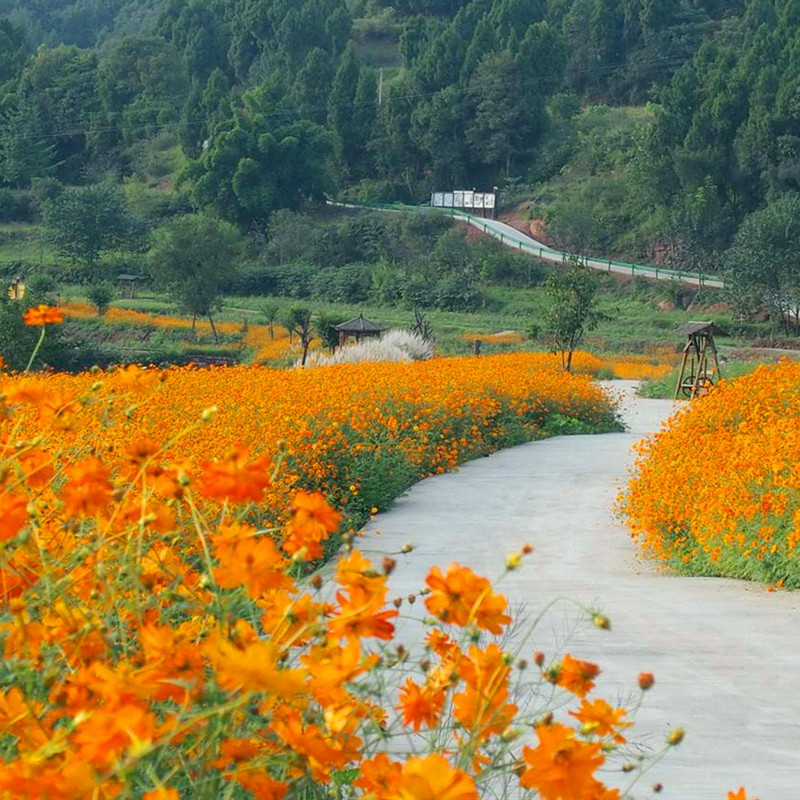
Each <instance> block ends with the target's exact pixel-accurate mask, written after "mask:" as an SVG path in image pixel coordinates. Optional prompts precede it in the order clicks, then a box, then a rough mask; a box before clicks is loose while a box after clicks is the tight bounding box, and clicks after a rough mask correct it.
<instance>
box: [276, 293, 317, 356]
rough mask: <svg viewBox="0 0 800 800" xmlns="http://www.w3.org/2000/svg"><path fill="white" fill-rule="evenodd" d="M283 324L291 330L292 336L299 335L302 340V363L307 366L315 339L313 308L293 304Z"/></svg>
mask: <svg viewBox="0 0 800 800" xmlns="http://www.w3.org/2000/svg"><path fill="white" fill-rule="evenodd" d="M283 325H284V327H285V328H286V330H287V331H289V336H290V337H291V336H297V338H298V339H299V340H300V346H301V347H302V348H303V356H302V358H301V360H300V364H301V366H305V365H306V361H307V360H308V349H309V347H311V342H312V341H313V340H314V315H313V313H312V312H311V309H310V308H307V307H306V306H292V307H291V308H289V309H288V310H287V311H286V313H285V315H284V317H283Z"/></svg>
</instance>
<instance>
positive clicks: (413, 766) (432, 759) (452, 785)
mask: <svg viewBox="0 0 800 800" xmlns="http://www.w3.org/2000/svg"><path fill="white" fill-rule="evenodd" d="M387 796H388V797H389V798H392V800H395V799H396V800H478V798H479V796H478V790H477V788H476V787H475V781H474V780H473V779H472V778H471V777H470V776H469V775H467V774H466V773H465V772H462V771H461V770H459V769H454V768H453V767H451V766H450V764H449V763H448V761H447V759H446V758H445V757H444V756H441V755H439V754H438V753H434V754H432V755H429V756H425V757H424V758H409V759H408V761H406V763H405V764H403V769H402V774H401V776H400V782H399V785H398V786H397V788H396V789H394V790H392V791H390V792H389V794H388V795H387Z"/></svg>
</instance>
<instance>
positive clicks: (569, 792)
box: [520, 723, 605, 800]
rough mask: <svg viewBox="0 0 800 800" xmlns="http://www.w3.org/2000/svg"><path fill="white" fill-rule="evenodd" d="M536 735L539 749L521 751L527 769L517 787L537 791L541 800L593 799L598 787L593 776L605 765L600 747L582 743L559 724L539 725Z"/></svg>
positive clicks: (598, 744) (564, 726)
mask: <svg viewBox="0 0 800 800" xmlns="http://www.w3.org/2000/svg"><path fill="white" fill-rule="evenodd" d="M536 735H537V736H538V737H539V745H538V746H537V747H535V748H532V747H524V748H523V749H522V758H523V760H524V762H525V767H526V768H525V771H524V772H523V773H522V775H521V777H520V784H521V785H522V786H523V787H524V788H525V789H536V790H537V791H538V792H539V795H540V796H541V797H542V799H543V800H567V799H568V798H569V800H577V798H583V797H587V796H588V797H593V796H595V795H596V793H597V791H598V790H599V789H600V788H601V784H600V783H599V782H598V781H596V780H595V778H594V773H595V771H596V770H597V769H598V768H599V767H601V766H602V765H603V763H604V762H605V757H604V756H603V755H602V753H601V752H600V751H601V748H602V745H601V744H600V743H599V742H595V743H593V744H586V743H585V742H581V741H580V740H579V739H577V738H576V736H575V731H574V730H572V728H568V727H567V726H566V725H561V724H559V723H553V724H552V725H540V726H539V727H537V728H536ZM592 792H594V793H595V795H593V794H590V793H592Z"/></svg>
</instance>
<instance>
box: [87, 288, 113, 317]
mask: <svg viewBox="0 0 800 800" xmlns="http://www.w3.org/2000/svg"><path fill="white" fill-rule="evenodd" d="M86 294H87V296H88V297H89V302H90V303H91V304H92V305H93V306H94V307H95V308H96V309H97V315H98V316H99V317H103V316H105V314H106V311H108V307H109V306H110V305H111V301H112V300H113V299H114V292H113V290H112V288H111V287H110V286H109V285H108V284H107V283H98V284H97V285H96V286H92V287H91V288H90V289H89V291H88V292H87V293H86Z"/></svg>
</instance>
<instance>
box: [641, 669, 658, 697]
mask: <svg viewBox="0 0 800 800" xmlns="http://www.w3.org/2000/svg"><path fill="white" fill-rule="evenodd" d="M655 682H656V679H655V676H654V675H653V673H652V672H640V673H639V688H640V689H641V690H642V691H643V692H646V691H647V690H648V689H650V688H651V687H652V686H653V684H654V683H655Z"/></svg>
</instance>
